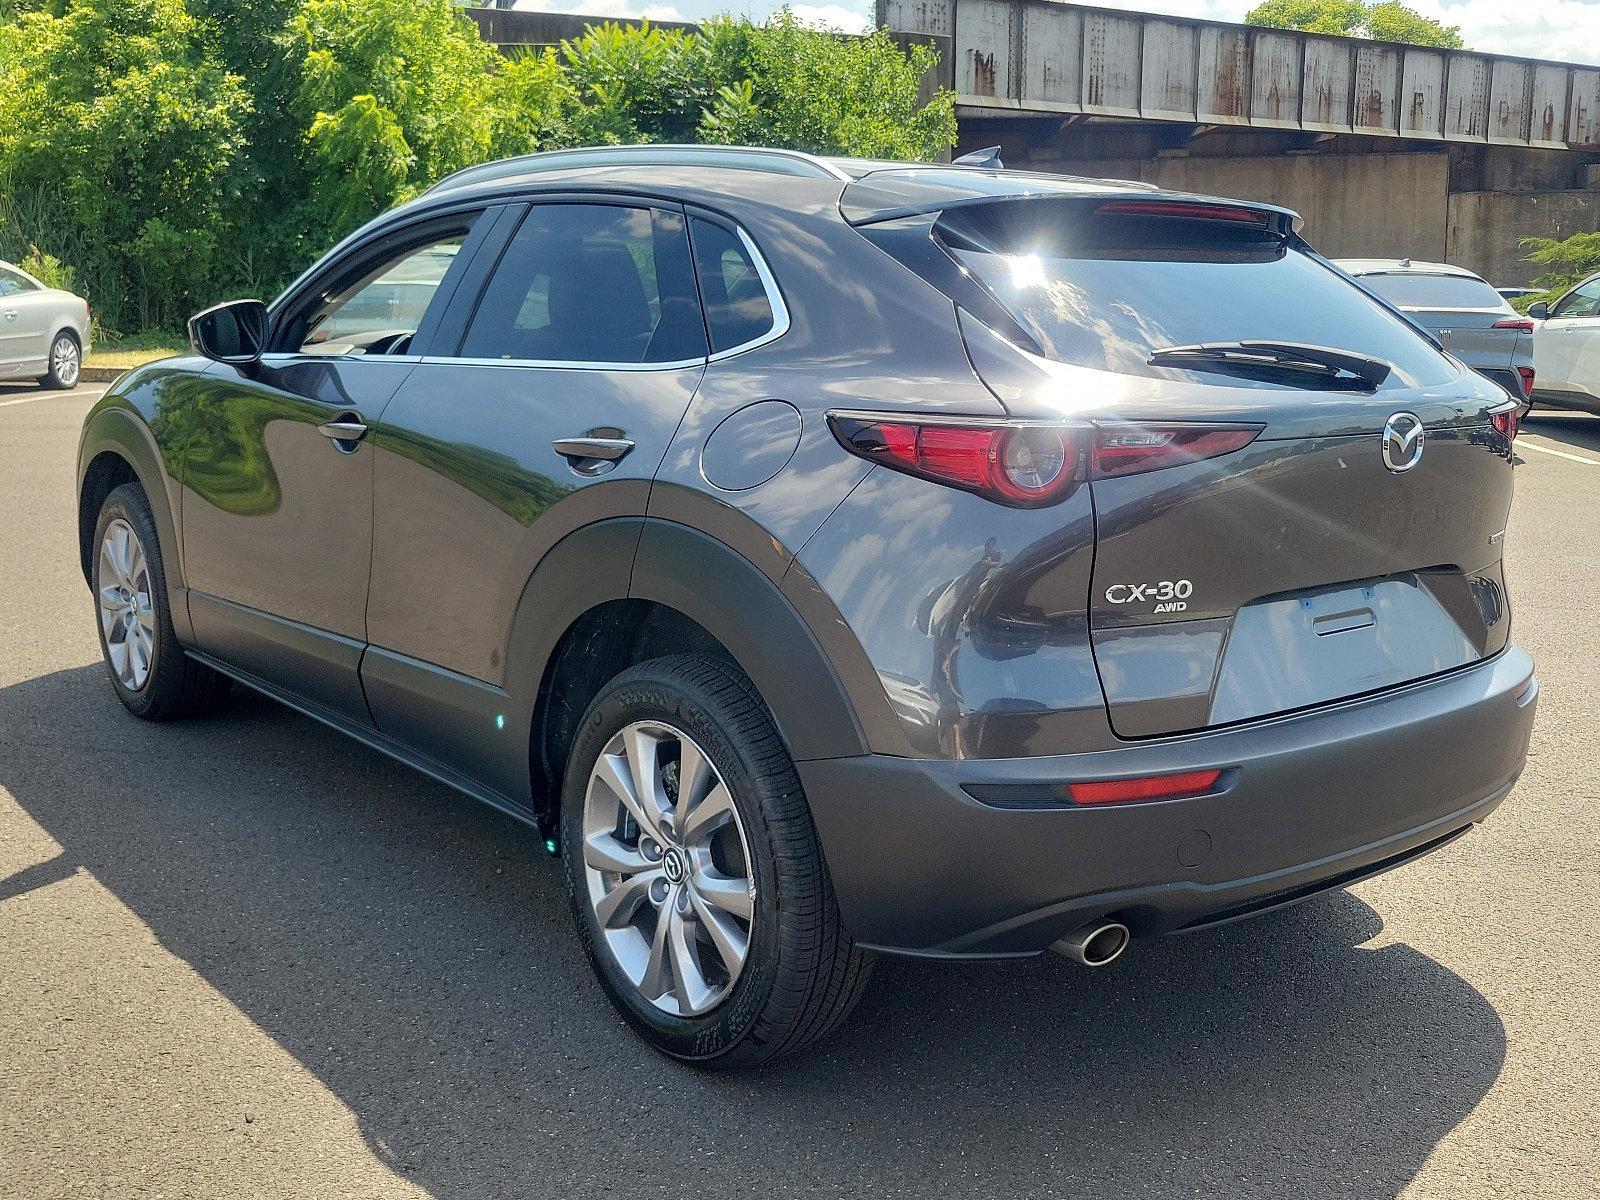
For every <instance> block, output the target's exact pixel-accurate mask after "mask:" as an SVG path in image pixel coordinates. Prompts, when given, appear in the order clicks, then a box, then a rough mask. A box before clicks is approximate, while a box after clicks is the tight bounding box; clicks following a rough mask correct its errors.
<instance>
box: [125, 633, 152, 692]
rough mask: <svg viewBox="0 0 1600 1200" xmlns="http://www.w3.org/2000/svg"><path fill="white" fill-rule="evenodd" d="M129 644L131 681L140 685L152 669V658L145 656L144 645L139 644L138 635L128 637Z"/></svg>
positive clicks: (136, 685)
mask: <svg viewBox="0 0 1600 1200" xmlns="http://www.w3.org/2000/svg"><path fill="white" fill-rule="evenodd" d="M127 646H128V674H129V676H130V678H129V681H128V682H129V683H131V684H132V685H133V686H134V687H138V686H139V685H140V684H141V683H143V682H144V676H145V672H146V671H148V670H149V669H150V660H149V659H148V658H147V657H145V652H144V647H143V646H141V645H140V644H139V639H138V638H137V637H131V638H128V639H127Z"/></svg>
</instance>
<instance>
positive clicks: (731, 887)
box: [694, 872, 755, 921]
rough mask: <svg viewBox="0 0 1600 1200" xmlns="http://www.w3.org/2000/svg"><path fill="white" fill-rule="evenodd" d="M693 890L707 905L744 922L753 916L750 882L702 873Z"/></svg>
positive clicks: (753, 908)
mask: <svg viewBox="0 0 1600 1200" xmlns="http://www.w3.org/2000/svg"><path fill="white" fill-rule="evenodd" d="M694 890H695V892H696V894H698V895H699V896H700V898H701V899H703V900H704V901H705V902H706V903H707V904H709V905H711V906H712V907H713V908H720V909H721V910H722V911H723V912H725V913H731V914H733V915H734V916H736V917H738V918H740V919H741V920H744V921H750V920H751V919H752V918H753V917H754V916H755V902H754V901H753V900H751V899H750V882H749V880H746V879H735V878H733V877H732V876H728V875H715V874H711V873H709V872H706V873H702V874H701V875H700V877H699V878H698V879H696V880H695V884H694Z"/></svg>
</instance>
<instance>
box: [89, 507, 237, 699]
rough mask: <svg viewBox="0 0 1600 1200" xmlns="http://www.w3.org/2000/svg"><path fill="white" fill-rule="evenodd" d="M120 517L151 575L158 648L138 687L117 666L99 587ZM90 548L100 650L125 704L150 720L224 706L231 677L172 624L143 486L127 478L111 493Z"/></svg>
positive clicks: (158, 544)
mask: <svg viewBox="0 0 1600 1200" xmlns="http://www.w3.org/2000/svg"><path fill="white" fill-rule="evenodd" d="M118 520H122V521H125V522H127V524H128V525H130V526H131V527H132V529H133V531H134V533H135V534H136V535H137V536H138V539H139V543H140V545H141V546H142V548H143V550H144V557H145V563H146V568H147V571H148V574H149V585H150V590H149V596H150V613H151V617H152V618H153V621H152V625H153V636H152V643H153V653H152V654H151V656H150V660H149V674H148V677H147V678H146V679H145V680H144V681H143V684H142V685H141V686H138V687H134V686H130V685H129V684H128V683H126V682H124V680H123V679H122V678H121V677H120V675H119V674H118V671H117V669H116V667H115V666H114V665H113V663H112V655H111V650H110V647H109V646H108V645H107V638H106V630H105V626H104V623H103V622H102V619H101V607H100V592H101V588H102V587H103V586H105V584H104V583H102V575H103V574H104V573H105V571H106V569H107V568H106V565H105V562H104V556H103V555H102V553H101V547H102V546H103V545H104V543H105V538H106V531H107V530H108V529H109V528H110V527H111V525H112V523H113V522H115V521H118ZM90 552H91V554H92V555H93V557H92V559H91V567H90V577H91V579H92V580H93V595H94V603H95V623H94V624H95V629H96V631H98V632H99V634H100V653H101V654H102V655H103V656H104V658H105V662H106V670H107V672H108V674H109V675H110V677H111V685H112V687H113V688H114V689H115V690H116V693H117V699H118V700H121V701H122V704H123V707H124V708H126V709H127V710H128V711H129V712H131V713H132V714H133V715H134V716H136V717H142V718H143V719H144V720H147V721H170V720H173V719H176V718H179V717H192V716H198V715H200V714H202V713H206V712H211V711H213V710H215V709H217V708H219V707H220V706H221V705H222V704H223V703H224V702H225V701H226V700H227V696H228V688H229V684H230V682H231V681H230V680H229V679H228V677H227V676H226V675H222V674H220V673H218V672H216V671H213V670H212V669H211V668H210V667H208V666H205V665H204V664H202V663H198V662H196V661H195V660H194V659H192V658H190V657H189V656H188V655H187V654H185V653H184V652H183V647H182V646H181V645H180V644H179V643H178V635H177V634H176V633H175V632H174V631H173V628H172V613H171V612H170V611H168V608H167V575H166V571H165V569H164V568H163V566H162V562H161V543H160V541H159V540H158V539H157V536H156V523H155V519H154V518H153V517H152V516H151V515H150V502H149V501H148V500H147V499H145V494H144V489H143V488H141V487H140V486H139V485H138V484H137V483H125V484H123V485H122V486H121V487H119V488H117V489H115V490H114V491H113V492H112V493H111V494H110V495H109V496H107V497H106V500H105V503H104V504H102V505H101V506H100V516H99V519H98V520H97V521H96V522H95V531H94V544H93V546H91V548H90ZM107 582H109V580H108V581H107Z"/></svg>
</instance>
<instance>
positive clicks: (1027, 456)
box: [828, 413, 1088, 508]
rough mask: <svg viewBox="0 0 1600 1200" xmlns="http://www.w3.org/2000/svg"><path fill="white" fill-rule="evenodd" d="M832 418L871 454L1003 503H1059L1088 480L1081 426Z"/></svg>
mask: <svg viewBox="0 0 1600 1200" xmlns="http://www.w3.org/2000/svg"><path fill="white" fill-rule="evenodd" d="M828 423H829V425H830V426H831V427H832V429H833V433H834V436H835V437H836V438H838V439H839V442H840V444H842V445H843V446H844V447H845V449H847V450H850V451H851V452H853V453H855V454H859V455H861V457H863V458H868V459H871V460H872V461H874V462H881V463H883V465H884V466H886V467H893V468H894V469H895V470H897V471H904V472H905V473H906V474H908V475H918V476H921V477H922V478H924V479H931V480H933V481H934V482H935V483H944V484H949V485H950V486H951V487H958V488H962V489H963V490H965V491H969V492H976V493H978V494H979V495H980V496H986V497H988V498H989V499H991V500H995V501H998V502H999V503H1001V504H1010V505H1013V506H1015V507H1019V508H1034V507H1038V506H1039V505H1042V504H1051V503H1054V502H1055V501H1057V500H1059V499H1061V498H1062V497H1063V496H1065V495H1066V494H1068V493H1069V492H1070V491H1072V489H1073V488H1074V487H1076V486H1077V485H1078V484H1079V483H1081V482H1082V481H1083V464H1082V457H1083V454H1082V449H1081V447H1082V443H1083V438H1084V435H1085V434H1086V433H1087V432H1088V431H1087V430H1086V429H1083V428H1081V427H1072V426H1067V425H1037V424H1027V423H1022V422H1005V421H998V422H996V421H983V420H966V419H962V420H955V421H950V420H944V421H932V420H906V419H903V418H898V417H888V416H885V417H876V416H873V415H871V414H867V413H830V414H829V415H828Z"/></svg>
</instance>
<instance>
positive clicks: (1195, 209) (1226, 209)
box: [1095, 200, 1267, 227]
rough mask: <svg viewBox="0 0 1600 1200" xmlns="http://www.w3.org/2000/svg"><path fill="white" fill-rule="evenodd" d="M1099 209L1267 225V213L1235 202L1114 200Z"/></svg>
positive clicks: (1114, 212)
mask: <svg viewBox="0 0 1600 1200" xmlns="http://www.w3.org/2000/svg"><path fill="white" fill-rule="evenodd" d="M1095 211H1096V212H1101V213H1112V214H1118V215H1122V216H1133V217H1186V218H1188V219H1190V220H1193V221H1231V222H1233V223H1234V224H1236V225H1260V226H1262V227H1265V226H1266V224H1267V214H1266V213H1264V212H1262V211H1261V210H1260V209H1256V208H1245V207H1244V206H1243V205H1234V204H1187V203H1184V202H1183V201H1181V200H1179V201H1173V200H1112V201H1109V202H1107V203H1105V204H1102V205H1101V206H1100V207H1099V208H1097V209H1095Z"/></svg>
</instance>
